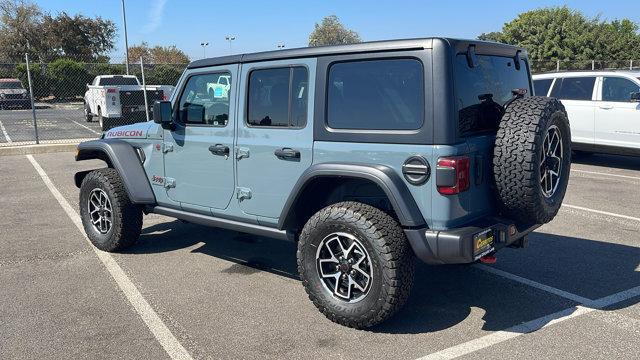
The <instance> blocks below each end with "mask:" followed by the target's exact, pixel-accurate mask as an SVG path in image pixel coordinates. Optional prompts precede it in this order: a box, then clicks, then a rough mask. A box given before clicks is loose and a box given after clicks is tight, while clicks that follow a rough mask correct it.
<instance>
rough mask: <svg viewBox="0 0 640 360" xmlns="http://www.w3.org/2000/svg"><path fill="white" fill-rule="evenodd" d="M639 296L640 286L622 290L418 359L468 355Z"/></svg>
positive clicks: (439, 358)
mask: <svg viewBox="0 0 640 360" xmlns="http://www.w3.org/2000/svg"><path fill="white" fill-rule="evenodd" d="M637 296H640V286H637V287H634V288H632V289H629V290H625V291H621V292H619V293H616V294H613V295H610V296H607V297H604V298H602V299H599V300H596V301H590V302H589V304H586V306H582V305H578V306H573V307H570V308H567V309H564V310H561V311H558V312H555V313H553V314H550V315H547V316H543V317H540V318H537V319H533V320H531V321H527V322H525V323H522V324H519V325H516V326H512V327H510V328H508V329H505V330H501V331H496V332H494V333H491V334H489V335H485V336H482V337H479V338H477V339H473V340H471V341H467V342H465V343H462V344H458V345H455V346H452V347H450V348H447V349H444V350H441V351H438V352H435V353H432V354H429V355H427V356H424V357H421V358H419V359H418V360H432V359H438V360H443V359H455V358H457V357H460V356H463V355H467V354H470V353H472V352H475V351H478V350H482V349H486V348H488V347H490V346H493V345H496V344H499V343H502V342H505V341H507V340H510V339H513V338H516V337H519V336H522V335H524V334H527V333H530V332H533V331H537V330H540V329H544V328H546V327H549V326H551V325H553V324H557V323H560V322H563V321H566V320H569V319H573V318H575V317H578V316H582V315H585V314H589V313H591V312H593V311H597V310H600V309H602V308H605V307H608V306H612V305H615V304H617V303H620V302H623V301H626V300H629V299H632V298H634V297H637Z"/></svg>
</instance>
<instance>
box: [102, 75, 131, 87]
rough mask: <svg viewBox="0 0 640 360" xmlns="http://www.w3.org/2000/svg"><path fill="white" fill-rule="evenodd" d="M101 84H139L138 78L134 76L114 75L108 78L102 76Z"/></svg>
mask: <svg viewBox="0 0 640 360" xmlns="http://www.w3.org/2000/svg"><path fill="white" fill-rule="evenodd" d="M99 85H101V86H113V85H138V79H136V78H134V77H123V76H114V77H108V78H101V79H100V84H99Z"/></svg>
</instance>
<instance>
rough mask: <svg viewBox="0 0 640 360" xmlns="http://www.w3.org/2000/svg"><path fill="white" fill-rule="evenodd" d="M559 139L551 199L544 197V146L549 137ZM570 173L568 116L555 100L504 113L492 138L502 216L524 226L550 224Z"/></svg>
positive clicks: (516, 104)
mask: <svg viewBox="0 0 640 360" xmlns="http://www.w3.org/2000/svg"><path fill="white" fill-rule="evenodd" d="M550 128H553V131H554V132H556V131H558V132H559V133H560V134H561V138H562V141H561V143H562V151H559V153H561V154H562V161H557V163H559V164H560V167H561V168H560V171H558V173H559V174H560V178H559V181H558V185H557V187H556V190H555V191H554V192H553V193H552V195H551V196H548V197H547V196H545V195H544V192H543V189H542V185H541V184H540V182H541V172H543V170H541V169H544V167H545V166H546V165H545V164H544V163H543V161H542V154H543V150H544V149H543V142H544V139H545V136H546V135H547V134H548V133H549V132H550ZM570 167H571V130H570V127H569V120H568V118H567V112H566V110H565V108H564V106H563V105H562V103H561V102H560V101H559V100H558V99H555V98H549V97H543V96H530V97H524V98H520V99H516V100H514V101H513V102H512V103H511V104H509V106H508V107H507V108H506V110H505V113H504V116H503V117H502V120H501V121H500V127H499V129H498V133H497V135H496V143H495V148H494V156H493V174H494V181H495V186H496V189H497V195H498V198H499V200H500V201H501V203H502V207H503V212H504V213H505V215H508V216H511V217H514V218H515V219H517V220H520V221H522V222H527V223H538V224H544V223H547V222H549V221H551V220H552V219H553V218H554V217H555V216H556V214H557V213H558V210H559V209H560V205H562V200H563V199H564V195H565V193H566V190H567V183H568V181H569V171H570Z"/></svg>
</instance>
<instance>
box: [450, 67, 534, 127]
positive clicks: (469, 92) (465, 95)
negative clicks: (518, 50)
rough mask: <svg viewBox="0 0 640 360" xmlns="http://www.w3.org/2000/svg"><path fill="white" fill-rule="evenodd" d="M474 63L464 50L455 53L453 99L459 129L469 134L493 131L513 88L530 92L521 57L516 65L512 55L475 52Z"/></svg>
mask: <svg viewBox="0 0 640 360" xmlns="http://www.w3.org/2000/svg"><path fill="white" fill-rule="evenodd" d="M477 60H478V61H477V66H475V67H473V68H472V67H469V64H468V62H467V57H466V55H464V54H460V55H457V56H456V63H455V74H454V83H455V100H456V110H457V112H458V133H459V135H460V136H462V137H464V136H470V135H474V134H479V133H484V132H495V131H497V129H498V125H499V124H500V118H501V117H502V113H503V106H504V104H505V103H506V102H507V101H509V100H511V99H512V98H513V93H512V90H514V89H526V90H527V91H528V93H529V94H530V93H531V88H530V85H529V71H528V67H527V64H526V62H525V60H524V59H522V60H520V69H519V70H518V69H516V66H515V64H514V59H513V58H508V57H501V56H488V55H478V56H477Z"/></svg>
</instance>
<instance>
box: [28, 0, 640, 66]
mask: <svg viewBox="0 0 640 360" xmlns="http://www.w3.org/2000/svg"><path fill="white" fill-rule="evenodd" d="M36 3H37V4H38V5H40V6H41V7H42V8H43V9H44V10H45V11H49V12H51V13H52V14H54V15H55V14H57V13H59V12H62V11H66V12H67V13H69V14H77V13H80V14H83V15H85V16H91V17H94V16H102V17H103V18H106V19H110V20H112V21H114V22H115V23H116V25H117V26H118V38H117V43H116V47H117V49H116V50H115V51H114V52H113V53H112V54H111V55H112V56H113V57H114V58H116V57H121V58H124V40H123V33H124V32H123V28H122V12H121V1H120V0H82V1H78V0H40V1H36ZM565 4H566V5H568V6H569V7H571V8H573V9H578V10H581V11H582V12H584V13H585V14H586V15H589V16H596V15H600V16H601V17H602V18H605V19H608V20H613V19H619V18H624V17H626V18H630V19H631V20H633V21H635V22H639V23H640V2H638V1H637V0H636V1H614V0H609V1H602V0H598V1H553V0H548V1H514V0H510V1H509V0H499V1H465V0H444V1H443V0H439V1H419V0H395V1H388V0H384V1H382V0H379V1H372V0H369V1H362V0H322V1H310V0H306V1H305V0H297V1H288V0H270V1H249V0H245V1H242V0H238V1H233V0H232V1H215V0H207V1H193V0H147V1H143V0H126V6H127V28H128V33H129V45H135V44H139V43H140V42H142V41H146V42H148V43H149V44H150V45H176V46H177V47H178V48H180V49H182V50H183V51H184V52H186V53H187V54H188V55H189V56H190V57H191V58H192V59H197V58H200V57H202V47H201V46H200V43H201V42H203V41H208V42H209V43H210V45H209V47H208V48H207V56H208V57H209V56H219V55H226V54H228V53H229V45H228V43H227V42H226V41H225V40H224V36H225V35H227V34H232V35H235V36H236V37H237V40H235V41H234V42H233V52H234V53H240V52H254V51H263V50H272V49H275V48H276V45H277V44H278V43H280V42H281V43H284V44H286V47H287V48H293V47H300V46H306V44H307V39H308V36H309V33H310V32H311V31H312V30H313V25H314V24H315V23H316V22H318V21H320V20H321V19H322V18H323V17H324V16H326V15H331V14H335V15H337V16H338V17H340V19H341V20H342V22H343V24H345V25H346V26H347V27H348V28H350V29H353V30H356V31H357V32H358V33H359V34H360V36H361V37H362V39H363V40H365V41H370V40H382V39H394V38H409V37H422V36H451V37H463V38H475V37H476V36H477V35H478V34H480V33H483V32H489V31H495V30H499V29H500V28H501V27H502V25H503V23H505V22H507V21H510V20H511V19H513V18H514V17H515V16H516V15H517V14H519V13H521V12H523V11H527V10H531V9H535V8H540V7H547V6H555V5H565Z"/></svg>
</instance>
